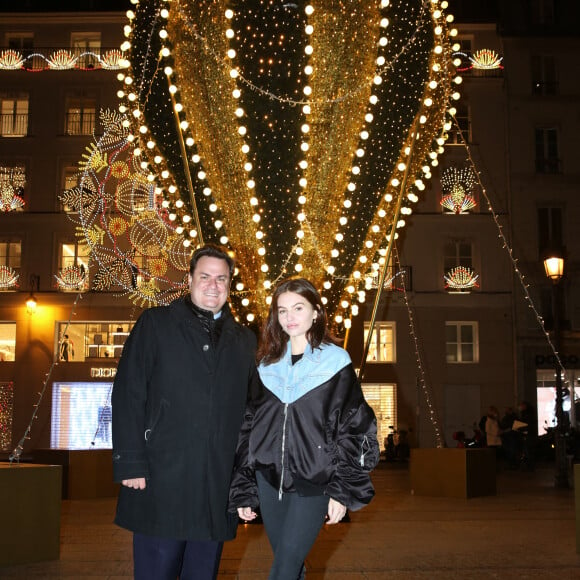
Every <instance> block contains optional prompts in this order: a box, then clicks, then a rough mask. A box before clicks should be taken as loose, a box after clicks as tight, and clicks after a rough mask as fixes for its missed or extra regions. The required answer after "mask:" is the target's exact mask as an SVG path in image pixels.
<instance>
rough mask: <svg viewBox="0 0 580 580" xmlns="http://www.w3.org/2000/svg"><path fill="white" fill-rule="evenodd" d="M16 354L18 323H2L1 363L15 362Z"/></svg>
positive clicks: (0, 341)
mask: <svg viewBox="0 0 580 580" xmlns="http://www.w3.org/2000/svg"><path fill="white" fill-rule="evenodd" d="M15 353H16V322H0V362H8V361H13V360H15ZM0 407H1V405H0Z"/></svg>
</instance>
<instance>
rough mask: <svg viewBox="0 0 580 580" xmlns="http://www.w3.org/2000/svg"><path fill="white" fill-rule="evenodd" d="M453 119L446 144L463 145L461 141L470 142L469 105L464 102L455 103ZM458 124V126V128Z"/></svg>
mask: <svg viewBox="0 0 580 580" xmlns="http://www.w3.org/2000/svg"><path fill="white" fill-rule="evenodd" d="M455 108H456V111H457V112H456V113H455V121H454V122H453V125H452V127H451V130H450V131H449V133H448V135H449V137H448V139H447V141H446V145H463V142H464V141H465V142H466V143H470V142H471V121H470V116H469V107H468V106H467V105H466V104H465V103H458V104H456V105H455ZM458 125H459V128H458Z"/></svg>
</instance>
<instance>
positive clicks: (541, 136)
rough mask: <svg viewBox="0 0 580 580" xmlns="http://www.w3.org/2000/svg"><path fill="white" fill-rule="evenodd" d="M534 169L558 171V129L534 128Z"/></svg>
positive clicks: (547, 171)
mask: <svg viewBox="0 0 580 580" xmlns="http://www.w3.org/2000/svg"><path fill="white" fill-rule="evenodd" d="M536 171H537V172H538V173H559V172H560V159H559V157H558V129H556V128H555V127H546V128H537V129H536Z"/></svg>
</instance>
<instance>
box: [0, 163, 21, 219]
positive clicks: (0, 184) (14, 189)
mask: <svg viewBox="0 0 580 580" xmlns="http://www.w3.org/2000/svg"><path fill="white" fill-rule="evenodd" d="M25 185H26V176H25V174H24V172H23V171H22V170H21V169H19V168H17V167H3V168H1V169H0V212H9V211H16V210H19V209H22V208H23V207H24V200H23V199H22V191H23V190H24V186H25Z"/></svg>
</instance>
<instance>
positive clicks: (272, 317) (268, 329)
mask: <svg viewBox="0 0 580 580" xmlns="http://www.w3.org/2000/svg"><path fill="white" fill-rule="evenodd" d="M285 292H294V293H296V294H299V295H300V296H302V297H303V298H305V299H306V300H308V302H309V303H310V304H311V305H312V307H313V308H314V310H315V311H316V312H317V316H316V320H314V322H313V323H312V326H311V327H310V329H309V330H308V332H307V333H306V339H307V340H308V343H309V344H310V346H311V347H312V350H314V349H315V348H318V347H319V346H320V345H321V344H324V343H326V344H339V342H340V341H339V340H338V339H337V338H335V337H334V336H333V335H332V334H331V333H330V331H329V330H328V321H327V316H326V310H325V308H324V304H322V299H321V298H320V294H319V293H318V291H317V290H316V288H315V287H314V286H313V285H312V283H311V282H309V281H308V280H306V279H305V278H288V279H287V280H283V281H282V282H280V284H278V286H276V289H275V290H274V294H273V295H272V303H271V304H270V310H269V312H268V318H267V319H266V321H265V323H264V325H263V327H262V333H261V337H260V345H259V347H258V351H257V353H256V359H257V361H258V363H263V364H265V365H269V364H272V363H275V362H277V361H279V360H280V359H281V358H282V356H283V355H284V352H285V351H286V344H287V343H288V340H289V336H288V335H287V334H286V333H285V332H284V330H282V326H280V322H279V321H278V298H279V296H280V294H284V293H285Z"/></svg>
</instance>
